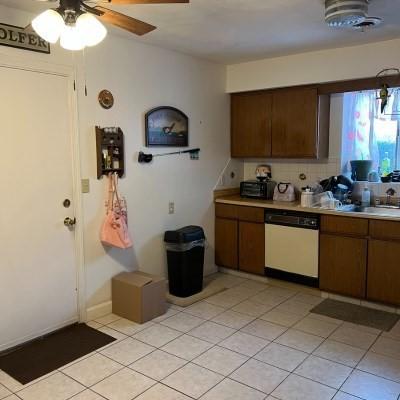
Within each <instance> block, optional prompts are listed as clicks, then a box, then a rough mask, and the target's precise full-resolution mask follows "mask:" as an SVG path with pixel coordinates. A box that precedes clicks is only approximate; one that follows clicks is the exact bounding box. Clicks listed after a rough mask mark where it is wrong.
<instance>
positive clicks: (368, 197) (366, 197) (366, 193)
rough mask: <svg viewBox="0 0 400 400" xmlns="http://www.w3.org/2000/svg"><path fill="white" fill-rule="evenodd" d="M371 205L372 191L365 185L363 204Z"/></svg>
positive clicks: (362, 196)
mask: <svg viewBox="0 0 400 400" xmlns="http://www.w3.org/2000/svg"><path fill="white" fill-rule="evenodd" d="M370 205H371V192H370V190H369V189H368V188H367V187H365V188H364V190H363V192H362V195H361V206H362V207H369V206H370Z"/></svg>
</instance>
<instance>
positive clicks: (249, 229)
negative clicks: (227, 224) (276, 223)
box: [239, 221, 265, 275]
mask: <svg viewBox="0 0 400 400" xmlns="http://www.w3.org/2000/svg"><path fill="white" fill-rule="evenodd" d="M264 235H265V228H264V224H263V223H262V224H258V223H254V222H243V221H239V269H240V270H241V271H245V272H249V273H252V274H258V275H264V264H265V254H264V247H265V243H264Z"/></svg>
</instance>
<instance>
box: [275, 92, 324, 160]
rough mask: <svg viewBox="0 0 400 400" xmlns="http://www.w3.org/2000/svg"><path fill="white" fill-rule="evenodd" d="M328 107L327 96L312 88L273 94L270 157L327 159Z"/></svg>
mask: <svg viewBox="0 0 400 400" xmlns="http://www.w3.org/2000/svg"><path fill="white" fill-rule="evenodd" d="M329 105H330V100H329V97H328V96H318V92H317V89H314V88H288V89H281V90H277V91H275V92H273V101H272V129H271V130H272V157H277V158H324V157H327V156H328V140H329V139H328V134H329Z"/></svg>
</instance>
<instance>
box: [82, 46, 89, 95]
mask: <svg viewBox="0 0 400 400" xmlns="http://www.w3.org/2000/svg"><path fill="white" fill-rule="evenodd" d="M82 56H83V79H84V82H85V96H86V97H87V95H88V91H87V82H86V52H85V49H83V50H82Z"/></svg>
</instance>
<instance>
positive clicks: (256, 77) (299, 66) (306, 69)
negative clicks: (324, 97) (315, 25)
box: [226, 39, 400, 93]
mask: <svg viewBox="0 0 400 400" xmlns="http://www.w3.org/2000/svg"><path fill="white" fill-rule="evenodd" d="M399 66H400V39H396V40H389V41H385V42H378V43H372V44H367V45H363V46H352V47H344V48H339V49H331V50H322V51H314V52H309V53H301V54H296V55H291V56H285V57H277V58H269V59H264V60H259V61H252V62H247V63H241V64H234V65H229V66H228V70H227V85H226V87H227V92H229V93H232V92H241V91H246V90H255V89H266V88H274V87H283V86H294V85H302V84H307V83H317V82H330V81H338V80H346V79H356V78H363V77H371V76H375V75H376V74H377V73H378V72H379V71H380V70H381V69H383V68H389V67H399Z"/></svg>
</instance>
